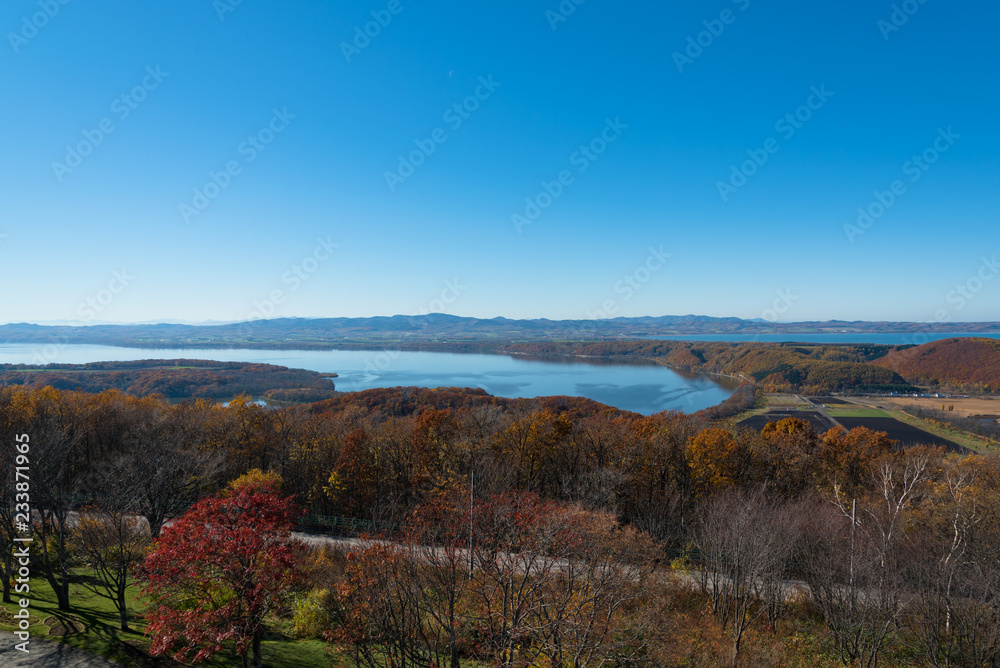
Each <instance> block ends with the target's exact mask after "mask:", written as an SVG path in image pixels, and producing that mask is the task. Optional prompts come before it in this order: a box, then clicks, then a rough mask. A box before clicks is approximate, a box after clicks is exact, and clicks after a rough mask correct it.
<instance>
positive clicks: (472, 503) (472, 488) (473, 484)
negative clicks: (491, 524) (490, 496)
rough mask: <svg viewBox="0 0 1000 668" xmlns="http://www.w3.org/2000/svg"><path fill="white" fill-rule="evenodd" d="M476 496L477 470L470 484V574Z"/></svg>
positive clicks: (470, 573) (470, 569)
mask: <svg viewBox="0 0 1000 668" xmlns="http://www.w3.org/2000/svg"><path fill="white" fill-rule="evenodd" d="M475 496H476V472H475V471H473V472H472V482H471V484H470V485H469V576H470V577H471V576H472V547H473V544H472V543H473V541H474V540H475V538H474V534H473V526H472V513H473V512H474V511H473V509H474V508H475Z"/></svg>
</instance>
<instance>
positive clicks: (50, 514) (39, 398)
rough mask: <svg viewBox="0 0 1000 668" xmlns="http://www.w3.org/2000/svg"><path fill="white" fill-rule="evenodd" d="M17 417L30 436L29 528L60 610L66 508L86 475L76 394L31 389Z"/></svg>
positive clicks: (65, 603) (66, 563)
mask: <svg viewBox="0 0 1000 668" xmlns="http://www.w3.org/2000/svg"><path fill="white" fill-rule="evenodd" d="M20 420H21V421H22V423H23V424H24V427H23V429H21V431H23V432H24V433H27V434H29V435H30V437H31V444H32V447H31V477H32V485H31V489H32V496H33V498H34V499H36V504H37V505H36V506H35V511H36V515H35V517H36V521H35V522H34V523H33V525H34V526H33V529H34V532H35V534H36V537H37V539H38V541H37V544H38V546H39V556H40V559H39V561H40V562H41V566H42V572H43V574H44V575H45V579H46V580H48V582H49V585H50V586H51V587H52V589H53V591H54V592H55V594H56V601H57V605H58V607H59V609H60V610H69V607H70V605H69V582H70V573H69V570H70V553H69V550H68V543H69V537H70V528H71V527H70V512H71V511H72V509H73V507H74V503H75V498H74V495H75V494H76V493H77V492H79V491H80V490H81V488H82V485H83V482H84V480H85V479H86V477H87V474H88V462H86V461H85V460H84V458H83V457H82V456H81V453H80V452H79V449H78V447H77V446H78V444H79V439H80V434H79V430H78V425H79V424H81V416H80V406H79V397H77V396H76V395H74V394H72V393H67V392H63V393H57V392H56V391H54V390H52V388H44V389H42V390H39V391H36V392H33V393H31V399H30V402H29V404H28V405H26V406H25V410H24V412H23V415H22V416H21V417H20Z"/></svg>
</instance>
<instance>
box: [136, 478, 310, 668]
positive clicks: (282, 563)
mask: <svg viewBox="0 0 1000 668" xmlns="http://www.w3.org/2000/svg"><path fill="white" fill-rule="evenodd" d="M300 512H301V511H300V510H299V508H298V507H297V506H296V505H295V503H294V502H293V501H292V498H291V497H288V498H284V499H283V498H281V497H280V496H279V495H278V481H277V480H275V479H274V478H269V477H267V476H261V475H259V474H258V475H256V476H253V475H249V474H248V476H245V477H244V478H243V479H241V480H239V481H237V482H235V483H233V484H232V485H231V486H230V488H229V489H227V490H225V491H223V492H222V493H220V494H219V496H218V497H215V498H209V499H204V500H202V501H200V502H198V503H197V504H195V505H194V506H193V507H192V508H191V509H190V510H189V511H188V512H187V513H186V514H185V515H184V516H183V517H181V518H180V519H179V520H178V521H177V522H175V523H174V524H173V525H172V526H169V527H167V528H165V529H164V530H163V532H162V533H161V534H160V537H159V539H158V540H157V542H156V544H155V548H154V550H153V552H152V553H150V554H149V556H148V557H147V558H146V560H145V562H144V563H143V564H142V565H141V566H140V568H139V575H140V577H141V578H142V580H143V581H144V583H143V585H144V586H143V591H144V593H145V594H146V596H148V597H149V598H150V599H151V601H152V607H151V611H150V612H149V613H148V615H147V617H148V619H149V626H148V627H147V630H146V632H147V634H149V635H150V636H152V638H153V644H152V647H151V650H150V651H151V653H152V654H153V655H163V654H168V653H172V655H173V657H174V658H175V659H177V660H179V661H192V662H194V663H197V662H200V661H204V660H205V659H208V658H210V657H212V656H214V655H215V654H217V653H219V652H221V651H223V649H224V648H225V647H226V646H227V645H229V646H230V647H234V648H235V650H236V653H237V654H238V655H239V656H240V657H241V659H242V660H243V665H244V666H245V667H249V666H250V665H251V664H250V657H249V653H250V652H251V651H252V653H253V665H254V666H258V667H259V666H261V665H263V662H262V658H261V650H260V641H261V638H262V637H263V635H264V631H265V626H264V620H265V617H266V616H267V614H268V613H269V612H270V611H272V610H273V609H274V608H275V607H276V606H277V605H279V604H280V603H281V601H282V599H283V598H284V597H285V595H286V594H287V593H288V591H289V589H290V588H291V586H292V585H293V583H294V580H295V576H296V551H297V545H296V543H294V542H293V540H292V538H291V536H290V532H291V529H292V527H293V525H294V523H295V519H296V517H298V516H299V514H300Z"/></svg>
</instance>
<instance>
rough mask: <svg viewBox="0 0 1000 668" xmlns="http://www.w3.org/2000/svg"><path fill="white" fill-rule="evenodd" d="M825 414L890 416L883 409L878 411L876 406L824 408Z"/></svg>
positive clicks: (837, 415) (833, 415)
mask: <svg viewBox="0 0 1000 668" xmlns="http://www.w3.org/2000/svg"><path fill="white" fill-rule="evenodd" d="M826 414H827V415H829V416H830V417H833V418H838V417H892V416H891V415H889V414H888V413H886V412H885V411H880V410H878V409H876V408H858V409H854V410H852V409H849V408H846V409H845V408H828V409H826Z"/></svg>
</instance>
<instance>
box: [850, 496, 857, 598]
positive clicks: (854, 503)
mask: <svg viewBox="0 0 1000 668" xmlns="http://www.w3.org/2000/svg"><path fill="white" fill-rule="evenodd" d="M857 516H858V500H857V499H853V500H852V501H851V602H852V605H851V607H852V608H853V607H854V605H853V602H854V527H855V525H856V524H857Z"/></svg>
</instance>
